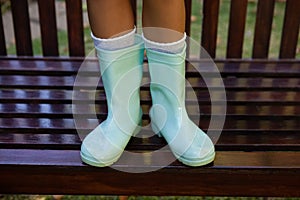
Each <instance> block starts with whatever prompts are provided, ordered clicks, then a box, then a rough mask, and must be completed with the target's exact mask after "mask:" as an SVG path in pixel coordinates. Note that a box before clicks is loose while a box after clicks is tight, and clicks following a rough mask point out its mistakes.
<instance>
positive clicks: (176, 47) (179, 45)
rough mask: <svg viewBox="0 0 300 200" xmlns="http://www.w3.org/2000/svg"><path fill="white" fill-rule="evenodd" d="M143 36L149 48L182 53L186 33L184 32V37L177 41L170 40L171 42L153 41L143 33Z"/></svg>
mask: <svg viewBox="0 0 300 200" xmlns="http://www.w3.org/2000/svg"><path fill="white" fill-rule="evenodd" d="M142 38H143V40H144V43H145V47H146V48H147V49H155V50H157V51H161V52H167V53H174V54H175V53H180V52H181V51H182V50H183V48H184V46H185V39H186V33H184V35H183V37H182V38H181V39H180V40H178V41H176V42H169V43H161V42H154V41H151V40H149V39H147V38H145V36H144V34H142Z"/></svg>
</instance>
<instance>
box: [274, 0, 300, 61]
mask: <svg viewBox="0 0 300 200" xmlns="http://www.w3.org/2000/svg"><path fill="white" fill-rule="evenodd" d="M299 10H300V1H298V0H287V1H286V9H285V17H284V25H283V29H282V38H281V44H280V54H279V57H280V58H295V55H296V49H297V41H298V35H299V26H300V12H299Z"/></svg>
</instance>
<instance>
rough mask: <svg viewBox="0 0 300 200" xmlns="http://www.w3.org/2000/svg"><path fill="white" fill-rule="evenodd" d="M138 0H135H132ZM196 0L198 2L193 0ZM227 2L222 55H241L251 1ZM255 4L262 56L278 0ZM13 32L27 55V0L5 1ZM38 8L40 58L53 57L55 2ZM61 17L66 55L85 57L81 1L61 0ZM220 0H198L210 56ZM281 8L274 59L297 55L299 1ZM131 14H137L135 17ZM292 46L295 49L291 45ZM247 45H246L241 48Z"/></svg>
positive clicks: (257, 49) (45, 0) (1, 38)
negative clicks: (63, 13)
mask: <svg viewBox="0 0 300 200" xmlns="http://www.w3.org/2000/svg"><path fill="white" fill-rule="evenodd" d="M137 1H139V0H137ZM199 1H200V0H199ZM226 1H229V2H230V13H229V21H228V29H226V30H222V31H228V35H227V45H226V55H225V57H227V58H242V57H243V54H242V53H243V43H244V36H245V27H246V24H247V23H246V22H247V21H246V19H247V18H246V17H247V7H248V5H249V3H253V2H252V1H253V0H251V1H250V0H226ZM255 1H256V2H257V9H256V22H255V27H254V28H253V30H252V31H253V34H254V37H253V45H252V47H249V48H252V56H251V57H252V58H268V54H269V49H270V38H271V32H272V21H273V16H274V8H275V2H276V1H278V0H255ZM10 2H11V11H12V16H13V17H12V18H13V27H14V30H15V31H14V32H15V44H16V54H17V55H18V56H33V47H32V39H31V28H30V19H29V11H28V2H27V0H10ZM37 3H38V9H39V22H40V31H41V41H42V50H43V56H59V50H58V48H59V47H58V36H57V30H58V29H57V21H56V9H55V0H37ZM65 3H66V16H67V17H66V20H67V32H68V44H69V52H68V53H69V56H85V50H84V49H85V48H84V34H83V14H82V0H66V1H65ZM221 3H222V0H203V4H202V19H201V20H202V23H201V24H202V27H201V30H202V31H201V33H199V35H201V39H200V40H201V41H199V42H200V43H201V45H202V46H203V47H204V48H205V49H206V50H207V52H208V53H209V54H210V55H211V57H213V58H215V57H216V50H217V46H218V44H217V41H218V29H220V23H219V13H220V4H221ZM283 3H284V4H285V8H284V9H285V11H284V14H283V16H282V22H283V25H282V29H281V32H282V33H281V34H280V36H279V37H280V38H276V39H277V40H280V45H279V47H278V48H279V51H278V58H280V59H282V58H295V57H296V55H297V57H298V54H299V53H298V54H297V51H299V45H298V40H299V24H300V1H299V0H286V1H284V2H283ZM132 4H133V7H134V8H137V2H136V0H132ZM185 4H186V15H187V17H186V32H187V34H188V35H190V34H191V25H192V23H193V22H192V21H191V16H192V9H193V8H192V0H185ZM136 18H137V17H136ZM4 29H5V27H3V20H2V18H1V17H0V55H2V56H6V55H7V49H6V46H5V34H4ZM219 31H220V30H219ZM297 45H298V49H297ZM247 48H248V47H247Z"/></svg>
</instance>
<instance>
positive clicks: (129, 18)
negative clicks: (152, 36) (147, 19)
mask: <svg viewBox="0 0 300 200" xmlns="http://www.w3.org/2000/svg"><path fill="white" fill-rule="evenodd" d="M87 8H88V15H89V22H90V26H91V29H92V32H93V34H94V35H95V36H96V37H98V38H103V39H106V38H111V37H117V36H120V35H124V34H126V33H128V32H130V31H131V30H132V29H133V28H134V17H133V11H132V7H131V4H130V0H87Z"/></svg>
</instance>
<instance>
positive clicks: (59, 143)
mask: <svg viewBox="0 0 300 200" xmlns="http://www.w3.org/2000/svg"><path fill="white" fill-rule="evenodd" d="M142 135H143V138H141V137H140V136H139V135H138V136H137V137H133V138H131V140H130V142H129V144H128V145H127V147H126V150H131V151H132V150H145V151H153V150H158V149H161V148H163V147H164V146H166V145H167V143H166V141H165V140H164V139H163V138H159V137H157V136H155V135H154V133H153V132H152V131H150V130H149V131H148V132H147V131H143V132H142ZM145 136H146V137H145ZM80 145H81V139H80V137H79V136H78V134H77V133H74V134H68V133H61V134H40V133H34V132H32V133H1V134H0V147H1V149H6V148H7V149H13V148H14V149H25V148H26V149H62V150H63V149H66V150H68V149H69V150H71V149H80ZM216 149H217V150H218V151H299V150H300V135H299V133H295V132H289V131H286V132H285V133H283V132H281V133H280V132H266V133H262V132H259V131H257V133H251V134H250V133H246V134H245V133H244V132H226V131H225V132H223V133H222V135H221V137H220V139H219V141H218V142H217V144H216Z"/></svg>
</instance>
